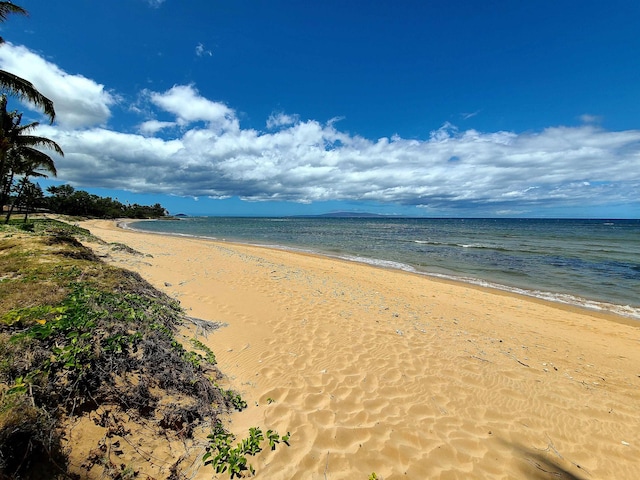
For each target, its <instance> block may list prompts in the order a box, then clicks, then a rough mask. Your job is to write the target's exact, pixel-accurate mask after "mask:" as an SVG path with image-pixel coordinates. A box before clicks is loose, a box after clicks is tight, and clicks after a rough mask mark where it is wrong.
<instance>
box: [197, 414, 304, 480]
mask: <svg viewBox="0 0 640 480" xmlns="http://www.w3.org/2000/svg"><path fill="white" fill-rule="evenodd" d="M290 436H291V434H290V433H287V434H286V435H283V436H282V437H280V435H279V434H278V433H277V432H275V431H273V430H267V434H266V439H265V434H264V433H263V432H262V430H261V429H260V428H258V427H251V428H250V429H249V435H248V437H246V438H244V439H242V440H241V441H240V442H238V443H237V444H236V446H235V447H234V446H233V445H232V444H233V441H234V440H235V437H234V436H233V435H231V434H230V433H228V432H227V431H226V430H225V429H224V428H223V427H222V425H221V424H217V425H216V426H215V427H214V429H213V432H212V433H211V435H209V437H208V438H209V441H210V442H209V445H208V446H207V447H206V453H205V454H204V456H203V457H202V460H203V461H204V464H205V465H211V466H212V467H213V469H214V470H215V472H216V473H225V472H228V473H229V476H230V477H231V478H235V477H241V476H243V475H244V473H245V472H248V473H250V474H252V475H253V474H255V469H254V468H253V466H252V465H251V464H250V463H249V461H248V459H247V456H255V455H257V454H258V453H260V452H261V451H262V450H263V444H264V442H265V440H266V441H267V442H268V445H269V447H270V449H271V450H275V449H276V444H278V443H280V440H282V442H283V443H285V444H286V445H287V446H288V445H289V438H290Z"/></svg>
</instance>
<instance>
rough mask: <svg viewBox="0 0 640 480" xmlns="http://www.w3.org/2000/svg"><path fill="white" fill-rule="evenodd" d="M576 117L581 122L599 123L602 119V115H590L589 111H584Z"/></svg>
mask: <svg viewBox="0 0 640 480" xmlns="http://www.w3.org/2000/svg"><path fill="white" fill-rule="evenodd" d="M578 118H579V119H580V121H581V122H582V123H600V122H601V121H602V117H600V116H599V115H591V114H589V113H584V114H582V115H580V116H579V117H578Z"/></svg>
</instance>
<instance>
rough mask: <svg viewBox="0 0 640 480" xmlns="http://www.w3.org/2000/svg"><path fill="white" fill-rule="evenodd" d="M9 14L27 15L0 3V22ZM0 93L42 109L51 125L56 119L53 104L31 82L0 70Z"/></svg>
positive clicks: (24, 11) (22, 10) (15, 6)
mask: <svg viewBox="0 0 640 480" xmlns="http://www.w3.org/2000/svg"><path fill="white" fill-rule="evenodd" d="M10 14H17V15H28V13H27V11H26V10H25V9H24V8H22V7H19V6H18V5H15V4H13V3H11V2H0V22H4V21H6V19H7V17H8V16H9V15H10ZM2 43H4V38H2V37H0V45H1V44H2ZM0 91H2V93H3V94H4V93H7V94H10V95H14V96H16V97H18V98H19V99H20V100H26V101H29V102H31V103H33V104H34V105H35V106H36V107H38V108H42V111H43V112H44V114H45V115H46V116H48V117H49V120H50V122H51V123H53V120H54V119H55V117H56V111H55V109H54V108H53V102H52V101H51V100H49V99H48V98H47V97H45V96H44V95H42V94H41V93H40V92H39V91H38V90H37V89H36V88H35V87H34V86H33V84H32V83H31V82H29V81H27V80H25V79H24V78H21V77H18V76H17V75H14V74H13V73H10V72H7V71H5V70H0Z"/></svg>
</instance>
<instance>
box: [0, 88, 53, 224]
mask: <svg viewBox="0 0 640 480" xmlns="http://www.w3.org/2000/svg"><path fill="white" fill-rule="evenodd" d="M3 100H4V101H3ZM21 121H22V115H21V114H19V113H18V112H15V111H14V112H7V110H6V98H0V130H1V131H2V132H3V135H2V136H1V137H0V205H5V203H7V201H8V200H9V198H10V196H11V190H12V188H13V184H14V179H15V178H16V176H18V177H20V176H22V177H23V178H27V179H28V178H29V177H30V176H46V175H44V174H42V173H40V172H39V170H44V171H47V172H49V173H51V174H53V175H54V176H55V175H56V173H57V172H56V167H55V163H54V161H53V159H52V158H51V157H50V156H49V155H47V154H46V153H43V152H41V151H40V150H38V148H46V149H49V150H52V151H54V152H55V153H57V154H58V155H60V156H64V152H63V151H62V149H61V148H60V146H59V145H58V144H57V143H56V142H54V141H53V140H50V139H48V138H45V137H39V136H36V135H29V134H28V133H29V132H30V131H32V130H33V129H35V128H36V127H37V126H38V125H39V124H38V122H33V123H30V124H28V125H20V123H21ZM20 193H21V191H18V196H20ZM12 210H13V207H11V208H10V209H9V213H8V215H7V218H6V222H8V221H9V218H10V217H11V213H12Z"/></svg>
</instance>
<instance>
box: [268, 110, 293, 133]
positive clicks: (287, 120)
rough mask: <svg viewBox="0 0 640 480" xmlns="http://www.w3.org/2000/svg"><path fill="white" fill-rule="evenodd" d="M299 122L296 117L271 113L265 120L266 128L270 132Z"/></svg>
mask: <svg viewBox="0 0 640 480" xmlns="http://www.w3.org/2000/svg"><path fill="white" fill-rule="evenodd" d="M299 121H300V117H298V115H286V114H284V113H272V114H271V115H269V118H267V128H268V129H269V130H272V129H274V128H279V127H284V126H287V125H294V124H296V123H298V122H299Z"/></svg>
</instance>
